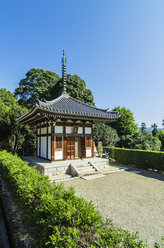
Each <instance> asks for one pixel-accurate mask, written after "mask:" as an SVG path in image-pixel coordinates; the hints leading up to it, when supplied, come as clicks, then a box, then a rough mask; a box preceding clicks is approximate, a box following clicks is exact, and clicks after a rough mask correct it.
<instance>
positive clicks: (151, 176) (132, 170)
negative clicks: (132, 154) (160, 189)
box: [127, 168, 164, 181]
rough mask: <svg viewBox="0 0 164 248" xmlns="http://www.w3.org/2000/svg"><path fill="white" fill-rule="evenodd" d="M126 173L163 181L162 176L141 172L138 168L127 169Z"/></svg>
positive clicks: (151, 172)
mask: <svg viewBox="0 0 164 248" xmlns="http://www.w3.org/2000/svg"><path fill="white" fill-rule="evenodd" d="M127 172H131V173H136V174H139V175H141V176H144V177H150V178H154V179H157V180H160V181H164V174H162V173H159V172H155V171H146V170H141V169H138V168H129V169H128V170H127ZM137 172H139V173H137Z"/></svg>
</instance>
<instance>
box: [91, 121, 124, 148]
mask: <svg viewBox="0 0 164 248" xmlns="http://www.w3.org/2000/svg"><path fill="white" fill-rule="evenodd" d="M94 141H95V143H96V145H97V144H98V141H102V144H103V146H115V145H116V144H117V142H118V141H119V137H118V134H117V131H116V130H115V129H113V128H111V127H110V126H109V125H106V124H97V125H95V127H94Z"/></svg>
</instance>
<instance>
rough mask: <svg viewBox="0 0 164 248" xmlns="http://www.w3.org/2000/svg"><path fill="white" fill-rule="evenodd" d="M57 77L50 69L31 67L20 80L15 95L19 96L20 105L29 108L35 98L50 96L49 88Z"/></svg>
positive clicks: (47, 97)
mask: <svg viewBox="0 0 164 248" xmlns="http://www.w3.org/2000/svg"><path fill="white" fill-rule="evenodd" d="M59 79H60V77H59V76H58V75H57V74H56V73H54V72H52V71H44V70H42V69H35V68H32V69H31V70H29V71H28V72H27V73H26V77H25V78H23V79H21V80H20V82H19V87H18V88H16V89H15V95H16V96H18V97H19V103H20V104H21V105H23V106H25V107H27V108H31V107H32V105H33V104H34V103H35V102H36V100H37V99H40V100H42V99H43V98H44V99H46V100H47V99H49V98H50V91H51V88H52V87H53V86H54V85H55V83H56V82H57V81H58V80H59Z"/></svg>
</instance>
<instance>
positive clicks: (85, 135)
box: [17, 51, 119, 161]
mask: <svg viewBox="0 0 164 248" xmlns="http://www.w3.org/2000/svg"><path fill="white" fill-rule="evenodd" d="M62 85H63V86H62V92H61V94H60V96H58V97H57V98H56V99H54V100H52V101H39V100H38V102H37V103H36V104H35V105H34V106H33V107H32V108H31V109H30V111H29V112H28V113H26V114H24V115H23V116H21V117H19V118H18V119H17V121H18V122H19V123H21V124H29V125H33V126H34V127H36V129H37V156H38V157H41V158H44V159H47V160H50V161H61V160H74V159H81V158H92V157H94V138H93V126H94V124H97V123H110V122H113V121H115V120H117V119H118V118H119V113H118V112H115V111H112V112H110V111H108V110H104V109H99V108H96V107H93V106H90V105H88V104H86V103H84V102H81V101H79V100H77V99H75V98H73V97H71V96H69V95H68V94H67V93H66V87H67V85H66V62H65V53H64V51H63V58H62Z"/></svg>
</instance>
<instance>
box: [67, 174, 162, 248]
mask: <svg viewBox="0 0 164 248" xmlns="http://www.w3.org/2000/svg"><path fill="white" fill-rule="evenodd" d="M137 171H140V174H136V173H133V172H130V171H124V172H117V173H111V174H108V175H106V176H105V177H103V178H99V179H94V180H90V181H86V180H83V179H74V180H69V181H65V182H64V185H65V186H66V187H68V186H73V187H74V188H75V190H76V194H77V195H78V196H83V197H84V198H85V199H87V200H92V201H93V202H94V204H95V205H96V207H97V208H98V209H99V210H100V211H101V213H102V214H103V216H104V217H110V218H112V219H113V222H114V224H115V225H116V226H117V227H119V226H120V227H122V228H125V229H129V230H131V231H139V234H140V237H141V238H142V239H147V241H148V247H153V243H154V242H155V241H160V240H161V236H162V235H164V174H160V173H156V172H149V171H144V170H137Z"/></svg>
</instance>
